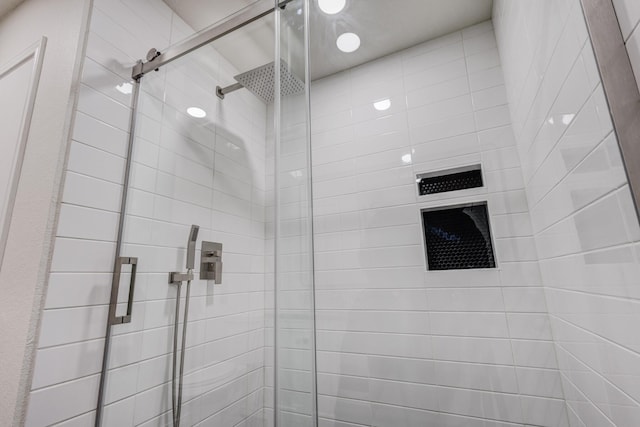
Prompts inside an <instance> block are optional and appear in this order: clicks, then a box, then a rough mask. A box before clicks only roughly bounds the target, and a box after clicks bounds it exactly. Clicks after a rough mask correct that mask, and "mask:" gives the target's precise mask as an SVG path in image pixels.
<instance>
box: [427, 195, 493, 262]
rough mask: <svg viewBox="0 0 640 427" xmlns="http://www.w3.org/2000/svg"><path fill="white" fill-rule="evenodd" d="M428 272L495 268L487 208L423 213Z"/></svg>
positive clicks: (479, 205)
mask: <svg viewBox="0 0 640 427" xmlns="http://www.w3.org/2000/svg"><path fill="white" fill-rule="evenodd" d="M422 221H423V225H424V235H425V242H426V247H427V263H428V265H429V270H461V269H471V268H495V266H496V262H495V256H494V254H493V246H492V244H491V232H490V229H489V216H488V214H487V205H486V204H478V205H473V206H464V207H455V208H447V209H438V210H431V211H423V212H422Z"/></svg>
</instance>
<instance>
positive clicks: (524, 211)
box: [25, 0, 640, 427]
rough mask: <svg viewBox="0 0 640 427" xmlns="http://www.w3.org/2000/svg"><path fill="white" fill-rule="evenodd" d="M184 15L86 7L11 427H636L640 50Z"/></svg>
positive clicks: (578, 18) (469, 26) (394, 14)
mask: <svg viewBox="0 0 640 427" xmlns="http://www.w3.org/2000/svg"><path fill="white" fill-rule="evenodd" d="M185 1H186V0H145V1H138V0H135V1H128V0H118V1H115V0H94V1H93V3H94V4H95V5H94V8H93V14H92V21H91V25H90V34H89V36H88V44H87V55H86V57H85V59H84V72H83V77H82V84H81V89H80V96H79V102H78V109H77V117H76V125H75V127H74V132H73V143H72V148H71V152H70V156H69V166H68V170H67V171H66V177H65V190H64V193H65V194H64V198H63V202H62V208H61V213H60V220H59V225H58V231H57V233H58V234H57V240H56V250H55V253H54V256H53V261H52V267H51V272H52V273H51V277H50V284H49V288H48V295H47V303H46V306H45V310H44V314H43V317H42V322H41V323H42V327H41V331H40V338H39V342H38V345H39V348H38V353H37V358H36V363H35V368H34V374H33V381H32V389H31V394H30V401H29V408H28V413H27V414H26V422H25V425H26V426H27V427H40V426H45V425H46V426H49V425H52V426H60V427H62V426H64V427H69V426H87V425H96V426H103V427H111V426H118V427H120V426H144V427H156V426H167V427H169V426H174V427H177V426H183V427H187V426H198V427H200V426H212V427H317V426H320V427H529V426H536V427H604V426H607V427H623V426H634V427H635V426H637V425H640V387H639V386H638V384H639V383H638V381H637V379H638V377H639V376H640V368H639V367H640V341H639V340H638V334H637V331H636V328H634V325H635V324H636V323H637V321H638V320H639V318H640V315H639V313H640V303H639V299H640V292H639V291H638V277H640V224H639V223H638V217H637V209H636V207H637V203H636V202H637V201H636V199H635V198H634V194H637V193H638V188H639V186H638V184H637V178H634V177H635V176H636V175H637V174H638V168H636V167H634V162H633V161H632V160H635V159H634V156H633V155H630V154H629V153H633V152H634V150H636V149H637V147H638V144H637V135H638V133H637V132H632V131H629V129H631V128H626V131H625V128H624V126H622V124H624V123H623V122H624V120H627V121H629V122H633V120H634V117H635V118H636V120H635V126H638V125H639V124H640V121H638V120H637V117H640V115H639V114H640V113H638V109H639V108H640V93H638V91H637V84H636V83H637V82H636V81H635V79H633V75H632V70H631V65H630V64H629V63H628V61H627V62H626V63H623V62H624V61H622V60H621V59H620V58H622V59H624V58H627V59H628V57H627V56H625V55H626V51H625V52H622V50H624V49H626V47H625V44H624V40H625V37H627V39H628V40H630V41H631V43H629V42H627V44H628V45H630V44H632V43H633V40H636V41H637V40H638V39H637V35H638V34H640V27H638V26H637V25H635V26H634V25H631V24H632V23H631V21H629V22H626V21H625V22H623V23H622V26H623V27H625V28H626V29H625V34H624V35H623V34H618V33H616V31H618V30H619V28H618V27H616V25H618V24H617V19H616V15H615V13H614V11H613V9H612V7H609V8H608V9H607V8H605V7H604V6H603V5H609V6H611V5H610V4H609V3H610V1H609V0H606V1H600V0H581V1H580V0H563V1H559V0H536V1H530V0H447V1H442V0H402V1H401V0H397V1H395V0H394V1H388V0H366V1H364V0H363V1H357V0H348V1H346V2H343V1H340V0H337V1H335V2H328V3H327V2H325V1H320V0H285V1H282V2H273V1H270V0H257V1H254V0H244V1H237V0H230V1H228V2H223V1H210V2H198V1H194V2H193V3H190V7H186V8H185V9H180V7H181V5H184V4H185ZM614 3H618V4H621V3H624V0H620V1H619V2H614ZM634 4H635V3H634ZM225 5H226V6H225ZM327 5H329V6H333V7H334V8H333V9H332V8H329V9H327V8H326V6H327ZM207 6H211V8H213V9H215V10H214V12H219V13H217V14H215V13H214V15H215V16H217V17H218V18H216V19H220V21H219V22H217V23H216V24H213V25H210V22H209V21H211V20H214V19H210V18H209V15H207V13H205V11H208V13H211V11H212V9H211V8H209V9H207ZM227 6H228V7H229V8H230V9H231V10H226V9H224V7H227ZM340 7H342V9H340ZM219 8H220V10H222V11H220V10H218V9H219ZM239 8H240V9H239ZM238 9H239V10H238ZM338 9H340V10H338ZM178 10H181V11H182V13H183V15H185V16H188V17H189V21H188V22H189V24H187V23H186V22H185V21H183V20H182V18H181V17H180V16H179V15H178ZM185 10H186V12H185ZM635 10H636V11H637V8H636V9H635ZM584 11H587V13H586V14H585V12H584ZM200 12H202V15H203V16H204V15H206V17H200V16H199V15H200ZM189 13H192V14H191V15H189ZM619 15H620V16H624V15H623V14H622V13H620V12H619ZM605 18H606V19H605ZM185 19H186V18H185ZM637 19H638V20H640V13H638V17H637ZM614 21H616V22H614ZM203 22H206V23H205V24H202V25H200V26H198V25H199V23H203ZM606 22H609V23H611V22H613V24H614V25H613V30H615V31H613V30H612V28H611V27H606V28H604V29H603V28H599V26H602V25H604V24H603V23H606ZM636 24H637V22H636ZM594 27H595V28H594ZM634 29H635V30H634ZM594 30H595V31H600V34H605V35H607V37H602V38H601V39H599V40H595V41H594V40H592V38H591V34H592V31H594ZM633 31H635V34H636V35H635V36H631V34H632V33H633ZM347 32H348V33H353V34H359V35H360V37H361V45H360V47H359V49H358V48H357V46H354V45H352V46H351V47H350V48H349V49H346V51H342V50H339V49H338V48H339V46H338V45H337V40H338V38H339V37H340V36H341V35H344V33H347ZM353 34H351V36H350V37H351V40H353V39H354V38H353ZM612 35H619V36H620V37H619V39H615V37H613V38H609V36H612ZM633 37H636V38H635V39H634V38H633ZM611 40H613V43H612V45H611V46H610V45H608V44H607V43H610V42H611ZM129 45H132V46H133V47H131V46H129ZM167 46H168V47H167ZM343 47H344V46H343ZM354 47H355V48H356V50H352V49H353V48H354ZM147 52H148V54H147ZM610 52H613V53H615V55H613V54H612V55H611V56H610V57H609V56H607V55H608V54H609V53H610ZM621 52H622V53H623V54H621ZM145 55H146V57H145ZM140 58H142V59H141V60H140V61H139V62H137V63H135V61H136V60H138V59H140ZM611 58H613V59H615V61H614V62H615V63H614V65H615V66H614V67H612V66H610V65H611V64H607V60H611ZM621 63H622V65H624V66H626V74H624V73H620V72H619V69H618V68H617V67H620V66H621ZM123 64H124V65H123ZM134 64H135V65H134ZM603 64H604V65H607V66H604V65H603ZM132 67H133V68H132ZM612 75H613V76H614V77H616V79H615V80H616V81H614V82H613V83H615V84H613V85H612V82H611V76H612ZM105 76H107V77H105ZM131 76H133V80H131ZM620 76H621V77H620ZM123 79H126V81H124V82H123ZM638 80H639V81H640V76H638ZM625 83H626V84H627V85H629V84H631V87H627V88H626V89H625V90H621V89H620V88H619V87H618V86H617V85H616V84H620V85H622V84H625ZM612 86H613V89H611V88H612ZM612 93H613V95H612ZM616 93H617V94H620V93H624V94H626V95H627V96H628V98H626V97H623V101H625V100H628V99H631V100H632V101H633V102H626V101H625V102H623V103H622V104H620V103H616V101H620V100H619V99H616V96H615V94H616ZM634 97H635V98H634ZM128 106H131V107H132V108H131V116H129V115H128V114H126V113H129V110H127V108H129V107H128ZM125 107H126V108H125ZM633 108H635V110H633ZM620 110H622V111H623V112H624V113H625V114H624V117H623V119H624V120H623V121H622V122H621V121H620V117H619V116H618V117H616V114H613V116H612V113H611V111H613V112H614V113H615V111H620ZM634 111H635V113H634V114H630V113H633V112H634ZM632 124H633V123H632ZM127 136H129V138H128V140H127V138H126V137H127ZM634 138H635V139H634ZM123 176H124V177H125V179H124V182H123V181H122V180H121V179H122V177H123ZM312 177H313V179H312ZM312 207H313V209H312ZM116 234H117V239H114V235H116ZM114 250H115V257H114ZM114 258H115V262H113V263H112V260H113V259H114ZM105 260H107V261H105ZM105 289H109V290H110V291H111V292H110V294H109V293H108V292H106V291H105ZM105 322H106V324H107V329H106V340H105V339H104V337H105V333H104V332H105V328H104V326H105ZM101 356H103V357H101ZM100 363H102V366H100ZM96 397H97V402H96ZM96 403H97V404H96Z"/></svg>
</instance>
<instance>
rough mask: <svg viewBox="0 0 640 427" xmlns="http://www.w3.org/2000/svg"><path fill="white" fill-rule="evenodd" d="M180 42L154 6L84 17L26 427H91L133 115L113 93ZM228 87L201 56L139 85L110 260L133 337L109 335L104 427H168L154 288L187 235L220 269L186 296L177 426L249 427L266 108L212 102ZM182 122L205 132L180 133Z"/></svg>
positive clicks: (258, 408) (163, 313)
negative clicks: (132, 291)
mask: <svg viewBox="0 0 640 427" xmlns="http://www.w3.org/2000/svg"><path fill="white" fill-rule="evenodd" d="M191 32H192V31H191V30H190V29H189V27H188V26H186V25H185V24H184V23H183V22H182V21H181V20H180V19H179V18H178V17H177V16H176V15H174V14H173V13H172V12H171V10H170V9H169V8H168V7H167V6H166V5H165V4H164V3H163V2H162V1H159V0H144V1H140V0H135V1H133V0H131V1H125V0H123V1H114V0H96V1H95V8H94V10H93V13H92V19H91V25H90V34H89V39H88V48H87V52H86V59H85V63H84V73H83V77H82V82H81V83H82V84H81V86H80V95H79V106H78V112H77V116H76V119H75V128H74V131H73V142H72V146H71V152H70V155H69V162H68V166H67V171H66V177H65V187H64V196H63V203H62V207H61V212H60V219H59V226H58V231H57V238H56V242H55V252H54V256H53V263H52V273H51V278H50V283H49V288H48V292H47V298H46V307H45V311H44V314H43V318H42V327H41V334H40V340H39V346H38V352H37V357H36V366H35V373H34V378H33V385H32V392H31V395H30V403H29V408H28V416H27V423H26V424H27V425H28V426H44V425H53V424H56V425H68V426H71V425H78V426H80V425H82V426H87V425H91V424H92V423H93V419H94V416H95V411H94V410H95V404H96V400H97V388H98V381H99V373H100V363H101V360H102V350H103V346H104V332H105V325H106V323H105V322H106V315H107V304H108V302H109V293H110V288H111V284H110V282H111V271H112V266H113V256H114V249H115V243H114V242H115V238H116V231H117V222H118V211H119V208H120V196H121V192H122V179H123V170H124V164H125V156H126V144H127V138H128V134H127V131H128V128H129V115H130V111H131V110H130V106H131V94H130V93H129V94H127V93H126V92H128V87H127V85H126V84H125V83H126V82H127V80H128V79H129V78H130V67H131V66H132V65H133V64H134V62H135V60H137V59H139V58H143V57H145V55H146V52H147V50H148V49H149V48H151V47H157V48H163V47H165V46H168V45H170V44H171V43H174V42H176V41H179V40H181V39H183V38H184V37H186V36H188V35H190V34H191ZM236 72H237V70H235V69H233V67H232V66H231V65H230V64H229V63H227V62H226V60H225V59H224V58H222V57H220V55H218V54H217V53H216V52H215V51H214V50H213V49H212V48H207V49H205V50H201V51H198V52H197V53H196V54H192V55H190V56H188V57H186V58H183V59H182V60H180V61H177V62H176V63H174V64H171V65H169V66H167V67H166V68H163V69H162V70H160V72H158V73H152V74H150V75H148V76H147V77H145V80H144V82H143V85H142V88H143V92H142V93H141V98H140V113H139V115H138V132H137V136H138V138H137V140H136V150H135V153H134V158H135V161H134V165H133V175H132V182H131V188H132V190H131V192H130V202H129V208H128V213H129V215H128V217H127V227H126V229H125V239H124V240H125V242H127V243H126V244H125V246H124V248H123V254H125V255H127V256H137V257H139V275H138V284H137V288H136V295H135V304H134V312H133V321H132V323H131V324H128V325H123V326H115V327H114V329H113V332H114V335H115V336H114V339H113V345H112V357H111V363H110V368H111V371H110V373H109V374H110V376H109V378H110V381H109V385H108V389H107V390H108V392H107V398H106V401H107V403H108V404H109V405H108V406H107V408H106V411H105V424H104V425H109V426H111V425H113V426H116V425H117V426H128V425H149V426H152V425H167V424H168V423H169V419H170V415H169V413H168V412H167V411H168V410H169V409H170V407H171V403H170V402H171V400H170V399H171V393H170V387H169V385H168V383H167V381H168V378H169V376H170V366H171V362H170V360H171V359H170V348H171V347H170V343H171V340H172V329H173V328H172V326H171V325H172V323H173V313H174V307H175V302H176V301H175V289H174V288H173V287H170V286H169V285H168V284H167V273H168V272H169V271H176V270H178V271H183V270H184V268H185V267H184V264H185V250H184V248H185V245H186V238H187V235H188V231H189V226H190V225H191V224H194V223H195V224H199V225H200V226H201V229H200V236H199V241H200V240H202V239H204V240H214V241H219V242H222V243H223V244H224V262H225V265H224V276H223V284H222V285H220V286H215V287H214V286H213V285H212V284H211V283H206V282H201V281H196V282H195V283H194V285H193V291H192V298H191V316H190V322H191V323H190V325H189V329H190V332H189V336H188V338H187V340H188V344H187V345H188V347H189V349H188V350H187V360H186V370H187V374H186V376H185V408H184V410H183V417H184V418H185V419H184V422H185V423H187V424H189V425H195V424H197V423H198V422H200V421H202V420H204V421H205V422H208V423H216V425H225V426H227V425H228V426H235V425H238V426H248V425H251V426H255V425H262V407H263V397H262V396H263V390H262V389H263V384H264V368H263V366H264V362H263V358H264V353H263V346H264V268H265V257H264V248H265V212H264V210H265V196H264V195H265V191H266V188H265V135H266V107H265V105H264V104H263V103H261V102H260V101H259V100H257V99H256V98H254V97H253V96H251V95H250V94H249V93H248V92H246V91H241V92H237V93H235V94H233V96H231V95H230V96H228V97H227V99H225V101H224V102H223V103H222V102H220V101H219V100H218V98H217V97H215V95H214V88H215V85H216V84H221V85H225V84H227V83H229V82H231V81H233V80H232V76H233V75H235V74H236ZM118 88H119V89H120V90H119V89H118ZM123 91H124V93H123ZM189 106H199V107H202V108H204V109H205V110H206V111H207V112H208V117H207V119H204V120H195V119H193V118H190V117H188V116H187V115H186V114H185V109H186V108H187V107H189ZM199 246H200V244H199V243H198V247H199ZM182 296H183V300H184V291H183V294H182ZM57 423H60V424H57Z"/></svg>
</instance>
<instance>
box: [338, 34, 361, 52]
mask: <svg viewBox="0 0 640 427" xmlns="http://www.w3.org/2000/svg"><path fill="white" fill-rule="evenodd" d="M336 44H337V45H338V49H340V50H341V51H343V52H346V53H351V52H355V51H356V50H358V48H359V47H360V37H358V35H357V34H354V33H344V34H342V35H340V37H338V40H337V41H336Z"/></svg>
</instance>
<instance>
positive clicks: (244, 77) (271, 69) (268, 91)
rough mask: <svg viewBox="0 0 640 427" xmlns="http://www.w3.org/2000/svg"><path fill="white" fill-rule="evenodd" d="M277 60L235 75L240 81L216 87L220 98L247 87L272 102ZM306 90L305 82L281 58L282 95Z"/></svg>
mask: <svg viewBox="0 0 640 427" xmlns="http://www.w3.org/2000/svg"><path fill="white" fill-rule="evenodd" d="M275 64H276V63H275V62H271V63H269V64H266V65H263V66H261V67H258V68H254V69H253V70H249V71H247V72H245V73H242V74H238V75H237V76H235V77H234V79H236V81H237V82H238V83H235V84H232V85H231V86H227V87H225V88H222V87H220V86H218V87H216V95H218V98H220V99H224V97H225V95H227V94H229V93H231V92H235V91H236V90H238V89H242V88H246V89H248V90H249V92H251V93H252V94H254V95H255V96H257V97H258V98H260V99H261V100H263V101H264V102H265V103H267V104H270V103H272V102H273V98H274V88H275V79H276V70H275ZM303 92H304V82H303V81H302V80H300V79H299V78H298V77H297V76H296V75H295V74H293V73H292V72H291V69H290V67H289V66H288V65H287V63H286V62H285V61H284V60H282V59H281V60H280V93H281V94H282V96H288V95H296V94H298V93H303Z"/></svg>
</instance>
